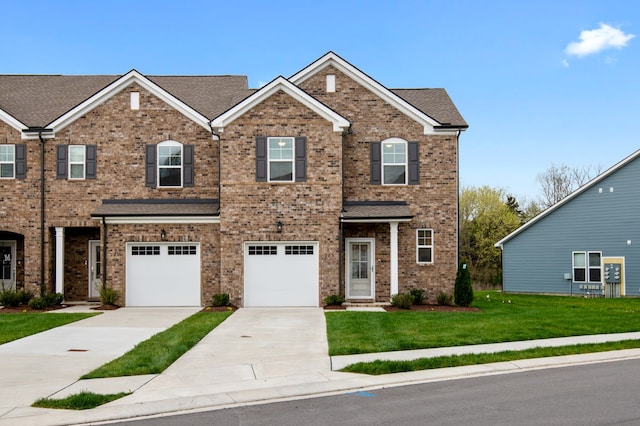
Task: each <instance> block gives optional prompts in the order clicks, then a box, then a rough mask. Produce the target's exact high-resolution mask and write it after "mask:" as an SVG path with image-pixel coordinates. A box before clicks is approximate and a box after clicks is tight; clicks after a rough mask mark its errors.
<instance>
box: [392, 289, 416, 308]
mask: <svg viewBox="0 0 640 426" xmlns="http://www.w3.org/2000/svg"><path fill="white" fill-rule="evenodd" d="M391 305H393V306H395V307H397V308H400V309H411V305H413V296H412V295H411V294H409V293H398V294H394V295H393V296H392V297H391Z"/></svg>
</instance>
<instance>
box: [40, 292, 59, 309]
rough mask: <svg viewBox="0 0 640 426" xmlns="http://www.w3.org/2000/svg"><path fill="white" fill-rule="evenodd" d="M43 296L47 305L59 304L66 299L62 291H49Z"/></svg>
mask: <svg viewBox="0 0 640 426" xmlns="http://www.w3.org/2000/svg"><path fill="white" fill-rule="evenodd" d="M42 298H43V299H44V301H45V302H46V303H47V306H55V305H59V304H61V303H62V301H63V300H64V296H63V295H62V293H48V294H45V295H44V296H43V297H42Z"/></svg>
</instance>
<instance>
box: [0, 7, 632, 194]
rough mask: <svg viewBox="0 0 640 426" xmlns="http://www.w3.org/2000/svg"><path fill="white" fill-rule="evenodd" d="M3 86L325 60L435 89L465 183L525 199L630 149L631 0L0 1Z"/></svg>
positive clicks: (397, 83)
mask: <svg viewBox="0 0 640 426" xmlns="http://www.w3.org/2000/svg"><path fill="white" fill-rule="evenodd" d="M0 10H1V14H0V40H1V42H0V73H2V74H123V73H126V72H127V71H129V70H130V69H132V68H135V69H137V70H139V71H140V72H142V73H143V74H149V75H154V74H155V75H157V74H178V75H182V74H184V75H204V74H241V75H247V76H248V78H249V84H250V85H251V86H252V87H258V86H259V85H261V84H264V83H265V82H268V81H270V80H272V79H273V78H275V77H277V76H278V75H284V76H285V77H289V76H291V75H292V74H294V73H295V72H297V71H299V70H300V69H302V68H303V67H304V66H306V65H308V64H309V63H310V62H312V61H313V60H315V59H317V58H318V57H320V56H322V55H323V54H324V53H326V52H327V51H329V50H332V51H334V52H336V53H337V54H339V55H340V56H342V57H343V58H344V59H346V60H347V61H349V62H351V63H352V64H353V65H355V66H357V67H358V68H360V69H361V70H362V71H364V72H365V73H367V74H369V75H370V76H371V77H373V78H374V79H376V80H377V81H379V82H380V83H382V84H383V85H385V86H387V87H389V88H401V87H444V88H445V89H447V91H448V92H449V95H450V96H451V97H452V99H453V100H454V102H455V103H456V105H457V106H458V108H459V110H460V111H461V113H462V115H463V116H464V117H465V119H466V120H467V122H468V123H469V125H470V128H469V130H468V131H466V132H465V133H463V135H462V136H461V139H460V177H461V183H462V185H465V186H480V185H489V186H492V187H499V188H503V189H505V190H506V191H507V192H508V193H510V194H513V195H515V196H516V197H517V198H518V199H535V198H536V197H537V196H538V194H539V190H538V184H537V182H536V176H537V175H538V174H539V173H541V172H544V171H545V170H546V169H547V168H548V167H549V166H550V165H551V164H552V163H554V164H556V165H560V164H566V165H568V166H571V167H584V166H594V167H595V166H600V167H601V168H602V169H606V168H608V167H610V166H612V165H614V164H615V163H617V162H618V161H620V160H622V159H623V158H625V157H626V156H627V155H630V154H631V153H633V152H634V151H636V150H637V149H638V148H640V147H639V146H638V145H639V142H640V137H638V135H637V134H636V131H637V129H636V126H635V124H636V123H638V121H639V120H640V37H637V36H636V35H640V2H637V1H636V0H600V1H595V0H530V1H526V0H477V1H472V0H449V1H446V2H443V1H431V0H425V1H405V0H396V1H393V2H382V1H375V0H368V1H358V0H356V1H349V0H339V1H336V0H323V1H317V2H302V1H284V0H273V1H268V2H267V1H265V2H262V1H242V0H234V1H229V0H227V1H224V2H223V1H213V0H209V1H204V0H182V1H162V0H154V1H150V0H138V1H135V0H127V1H121V0H109V1H86V0H83V1H63V0H60V1H32V0H20V1H16V0H0Z"/></svg>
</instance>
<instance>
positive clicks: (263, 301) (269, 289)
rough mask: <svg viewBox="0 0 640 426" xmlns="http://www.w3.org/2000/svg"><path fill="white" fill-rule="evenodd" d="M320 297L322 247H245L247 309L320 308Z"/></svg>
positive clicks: (267, 244)
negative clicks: (320, 250) (319, 278)
mask: <svg viewBox="0 0 640 426" xmlns="http://www.w3.org/2000/svg"><path fill="white" fill-rule="evenodd" d="M318 293H319V292H318V243H316V242H304V243H297V242H296V243H293V242H292V243H272V242H259V243H245V246H244V305H245V306H248V307H251V306H252V307H257V306H319V302H318V300H319V295H318Z"/></svg>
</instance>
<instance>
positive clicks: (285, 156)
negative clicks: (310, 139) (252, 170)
mask: <svg viewBox="0 0 640 426" xmlns="http://www.w3.org/2000/svg"><path fill="white" fill-rule="evenodd" d="M306 157H307V138H305V137H295V138H294V137H266V136H259V137H257V138H256V182H305V181H306V180H307V158H306Z"/></svg>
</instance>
